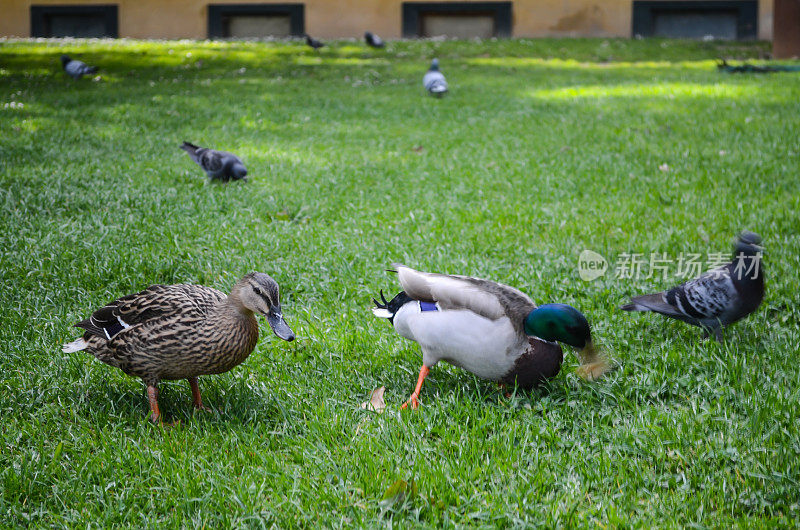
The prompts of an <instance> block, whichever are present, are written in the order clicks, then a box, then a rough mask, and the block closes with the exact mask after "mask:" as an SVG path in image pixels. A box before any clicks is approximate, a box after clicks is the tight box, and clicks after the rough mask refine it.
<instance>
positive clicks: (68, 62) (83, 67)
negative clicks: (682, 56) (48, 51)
mask: <svg viewBox="0 0 800 530" xmlns="http://www.w3.org/2000/svg"><path fill="white" fill-rule="evenodd" d="M61 66H62V68H64V71H65V72H66V73H67V75H69V76H70V77H72V78H73V79H80V78H81V77H83V76H85V75H90V74H94V73H96V72H97V67H96V66H89V65H88V64H86V63H84V62H83V61H78V60H76V59H70V58H69V55H62V56H61Z"/></svg>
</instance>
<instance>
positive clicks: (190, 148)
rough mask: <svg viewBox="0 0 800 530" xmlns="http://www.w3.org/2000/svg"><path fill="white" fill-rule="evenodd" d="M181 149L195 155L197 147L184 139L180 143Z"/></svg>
mask: <svg viewBox="0 0 800 530" xmlns="http://www.w3.org/2000/svg"><path fill="white" fill-rule="evenodd" d="M181 149H183V150H184V151H186V152H187V153H189V154H190V155H196V154H197V150H198V149H199V147H198V146H196V145H194V144H192V143H189V142H187V141H185V140H184V142H183V145H181Z"/></svg>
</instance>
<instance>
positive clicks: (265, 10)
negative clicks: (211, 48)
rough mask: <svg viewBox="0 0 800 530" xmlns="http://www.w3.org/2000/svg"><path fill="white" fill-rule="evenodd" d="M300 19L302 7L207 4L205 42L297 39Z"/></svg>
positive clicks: (301, 28)
mask: <svg viewBox="0 0 800 530" xmlns="http://www.w3.org/2000/svg"><path fill="white" fill-rule="evenodd" d="M304 19H305V15H304V8H303V4H211V5H209V6H208V38H210V39H220V38H222V39H245V38H263V37H289V36H295V37H299V36H302V35H303V34H304V33H305V20H304Z"/></svg>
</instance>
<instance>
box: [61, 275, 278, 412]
mask: <svg viewBox="0 0 800 530" xmlns="http://www.w3.org/2000/svg"><path fill="white" fill-rule="evenodd" d="M253 313H259V314H261V315H264V316H265V317H267V322H269V325H270V327H272V331H274V332H275V335H277V336H278V337H280V338H282V339H283V340H287V341H291V340H294V333H293V332H292V330H291V329H290V328H289V326H288V325H287V324H286V321H285V320H284V319H283V315H282V314H281V304H280V298H279V294H278V284H277V283H275V280H273V279H272V278H270V277H269V276H268V275H266V274H264V273H261V272H251V273H249V274H247V275H246V276H244V277H243V278H242V279H241V280H239V281H238V282H237V283H236V285H234V286H233V288H232V289H231V294H229V295H227V296H226V295H225V293H222V292H220V291H217V290H216V289H212V288H210V287H204V286H202V285H188V284H178V285H152V286H150V287H148V288H147V289H145V290H144V291H142V292H139V293H136V294H130V295H128V296H123V297H122V298H119V299H117V300H114V301H113V302H110V303H109V304H107V305H106V306H104V307H101V308H100V309H98V310H97V311H95V312H94V313H92V315H91V316H90V317H89V318H88V319H86V320H83V321H81V322H78V323H77V324H75V327H78V328H83V329H85V330H86V332H85V333H84V334H83V337H81V338H79V339H77V340H75V341H73V342H70V343H67V344H64V346H63V350H64V352H66V353H71V352H76V351H80V350H87V351H88V352H89V353H91V354H92V355H94V356H95V357H97V358H98V359H99V360H101V361H103V362H104V363H106V364H109V365H111V366H115V367H117V368H119V369H121V370H122V371H123V372H125V373H126V374H128V375H132V376H135V377H141V378H142V380H143V381H144V382H145V384H146V385H147V397H148V399H149V401H150V410H151V411H152V414H151V416H150V419H151V421H153V422H157V421H158V420H159V419H160V417H161V412H160V411H159V408H158V386H157V385H158V382H159V381H161V380H163V379H186V380H188V381H189V385H190V386H191V389H192V398H193V401H194V406H195V407H196V408H198V409H203V408H205V407H203V402H202V400H201V398H200V389H199V387H198V386H197V376H199V375H208V374H220V373H223V372H227V371H228V370H230V369H232V368H233V367H235V366H236V365H238V364H240V363H241V362H242V361H244V360H245V359H247V356H248V355H250V352H252V351H253V348H255V346H256V342H257V341H258V322H257V321H256V319H255V316H253Z"/></svg>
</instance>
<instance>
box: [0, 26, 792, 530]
mask: <svg viewBox="0 0 800 530" xmlns="http://www.w3.org/2000/svg"><path fill="white" fill-rule="evenodd" d="M767 49H768V45H767V44H765V43H753V44H741V43H727V44H725V43H682V42H675V41H628V40H513V41H497V42H450V41H448V42H434V41H426V42H398V43H390V44H389V46H388V49H387V50H385V51H371V50H367V49H366V48H365V47H363V46H362V45H361V44H360V43H355V42H338V43H331V44H330V45H329V46H328V47H326V48H324V49H323V50H321V52H320V53H315V52H313V51H311V50H310V49H308V48H306V47H305V46H302V45H300V44H296V43H266V44H265V43H259V44H250V43H244V44H243V43H227V44H226V43H196V42H166V43H152V42H137V41H100V42H82V41H55V42H36V43H34V42H13V41H1V42H0V213H1V215H0V248H2V253H0V281H1V282H2V289H0V344H2V356H0V413H2V416H3V421H2V426H1V427H0V526H2V527H6V526H17V525H29V524H32V525H36V526H48V527H52V526H62V525H69V526H73V525H74V526H76V527H86V526H92V525H93V526H98V527H103V526H107V525H111V524H125V525H130V526H133V527H143V526H148V527H158V528H178V527H186V526H193V525H196V526H203V525H205V526H208V527H226V526H236V527H241V526H253V527H260V526H276V527H281V528H286V527H292V526H295V525H297V526H304V527H309V528H317V527H321V526H324V527H344V526H351V525H358V526H377V525H392V524H394V525H398V526H399V527H401V528H404V527H408V526H416V525H419V526H426V527H438V526H441V525H447V526H450V525H465V526H473V525H475V526H486V527H495V526H500V527H522V526H533V525H545V526H549V527H554V526H572V525H575V526H578V525H581V526H583V525H598V526H603V527H605V526H612V527H617V526H622V527H625V526H636V527H650V526H658V527H683V526H699V527H716V528H729V527H731V526H743V527H747V526H752V527H762V526H764V525H767V524H769V525H775V526H786V527H789V526H794V525H795V524H796V521H797V518H798V516H800V419H799V416H798V409H800V367H799V366H798V341H800V331H798V324H799V323H800V309H798V290H800V278H798V272H797V271H798V268H799V264H798V261H799V258H798V256H800V220H799V219H800V214H798V211H800V180H798V173H799V172H800V147H799V145H800V144H798V138H800V74H775V75H763V76H757V75H729V74H722V73H718V72H717V71H716V68H715V65H714V64H715V63H714V58H716V57H720V56H725V57H729V58H730V57H734V58H739V59H756V60H757V59H758V57H760V56H761V55H762V54H763V52H764V51H766V50H767ZM62 53H69V54H72V55H73V56H75V57H77V58H80V59H82V60H84V61H86V62H88V63H90V64H97V65H99V66H100V67H101V69H102V70H101V75H100V80H98V81H92V80H91V79H88V78H86V79H83V80H82V81H80V82H74V81H72V80H71V79H69V78H68V77H66V76H65V75H64V74H63V72H61V68H60V63H59V61H58V57H59V56H60V55H61V54H62ZM433 56H438V57H439V58H440V60H441V64H442V70H443V71H444V73H445V75H446V76H447V78H448V81H449V82H450V85H451V93H450V94H449V95H448V96H447V97H445V98H444V99H441V100H436V99H434V98H430V97H427V96H426V95H425V94H424V91H423V89H422V87H421V77H422V74H423V72H424V70H425V69H426V68H427V65H428V62H429V60H430V58H431V57H433ZM183 140H189V141H192V142H195V143H198V144H200V145H211V146H213V147H217V148H220V149H225V150H230V151H233V152H235V153H237V154H239V155H240V156H241V157H242V158H243V159H244V161H245V163H246V164H247V167H248V169H249V171H250V182H249V183H248V184H241V183H234V184H230V185H213V184H211V185H210V184H207V183H206V182H205V177H204V175H203V174H202V172H201V170H200V169H199V168H198V167H197V166H195V165H194V164H193V163H192V162H191V161H190V160H189V158H188V157H187V156H186V154H185V153H184V152H183V151H181V150H180V149H179V148H178V146H179V144H180V143H181V141H183ZM743 228H748V229H750V230H753V231H756V232H758V233H760V234H761V235H762V236H763V237H764V245H765V248H766V256H765V261H766V264H765V268H766V272H767V297H766V299H765V301H764V303H763V305H762V306H761V308H760V309H759V311H758V312H757V313H756V314H754V315H753V316H752V317H750V318H748V319H747V320H745V321H742V322H740V323H739V324H737V325H735V326H733V327H732V328H731V329H730V330H729V331H728V333H727V337H728V340H727V342H726V343H724V344H718V343H716V342H714V341H703V340H701V335H702V333H701V331H700V330H699V329H697V328H692V327H689V326H687V325H685V324H682V323H679V322H674V321H666V320H665V319H663V318H661V317H659V316H657V315H648V314H627V313H623V312H621V311H619V310H618V309H617V307H618V306H619V305H620V304H621V303H623V302H624V301H625V300H626V297H627V296H628V295H631V294H642V293H645V292H649V291H652V290H658V289H662V288H666V287H669V286H671V285H672V284H674V283H676V282H677V281H678V279H677V278H676V277H675V272H676V271H675V269H674V268H671V269H670V271H669V274H668V276H667V278H666V279H665V278H662V277H658V276H654V277H651V278H647V277H645V276H646V274H645V275H644V276H642V277H641V278H638V279H620V278H615V277H614V275H613V274H610V273H609V274H607V275H606V276H605V277H603V278H601V279H598V280H595V281H593V282H584V281H582V280H581V279H580V278H579V276H578V256H579V254H580V253H581V251H583V250H584V249H590V250H594V251H596V252H598V253H600V254H602V255H603V256H604V257H605V258H606V259H607V260H608V261H609V262H610V264H611V267H612V268H614V265H615V263H616V262H617V261H618V260H619V259H620V258H621V257H622V256H623V255H624V253H634V252H635V253H641V254H643V255H644V256H645V257H649V256H650V254H651V253H654V252H655V253H659V254H664V253H666V254H667V256H668V257H670V258H674V259H677V257H678V256H679V255H680V254H681V253H684V254H686V253H702V255H703V256H705V255H706V254H707V253H713V252H724V253H726V254H727V253H728V252H729V251H730V248H731V242H732V239H733V237H734V236H735V234H736V233H737V232H738V231H739V230H741V229H743ZM393 262H403V263H406V264H408V265H410V266H412V267H415V268H418V269H422V270H430V271H438V272H448V273H460V274H469V275H474V276H479V277H485V278H490V279H494V280H497V281H500V282H503V283H506V284H510V285H513V286H516V287H518V288H520V289H522V290H523V291H525V292H526V293H528V294H529V295H531V297H532V298H533V299H534V300H535V301H536V302H537V303H544V302H564V303H569V304H572V305H575V306H576V307H578V308H580V309H581V310H582V311H583V312H585V313H586V314H587V316H588V317H589V319H590V321H591V322H592V325H593V329H594V334H595V336H596V338H597V340H598V341H599V342H600V343H602V345H603V347H604V348H605V350H606V351H607V352H608V353H609V354H610V355H611V356H612V357H613V358H614V359H615V360H616V361H617V362H618V363H619V365H620V368H619V369H618V370H616V371H615V372H613V373H611V374H610V375H609V376H608V377H607V378H605V379H604V380H601V381H599V382H597V383H593V384H587V383H584V382H582V381H581V380H580V379H579V378H578V377H577V376H576V375H575V374H574V368H575V366H576V365H577V361H576V360H575V358H574V356H572V355H569V356H568V357H567V358H566V360H565V363H564V366H563V368H562V371H561V373H560V374H559V376H558V377H557V378H555V379H554V380H552V382H551V383H549V384H548V385H546V387H544V388H541V389H538V390H535V391H533V392H531V393H522V392H517V393H516V394H515V395H514V396H513V397H511V398H510V399H507V398H505V397H504V396H503V395H502V394H501V393H500V392H499V391H498V390H497V388H496V387H495V385H493V384H492V383H490V382H486V381H482V380H479V379H477V378H475V377H473V376H472V375H470V374H469V373H467V372H464V371H463V370H460V369H457V368H453V367H450V366H448V365H439V366H437V367H436V368H434V369H433V370H432V372H431V376H430V378H429V379H428V381H427V383H426V384H425V387H424V388H423V392H422V395H421V402H422V407H421V408H420V409H419V410H418V411H415V412H410V413H409V412H404V413H400V411H399V407H400V405H401V404H402V403H403V401H405V399H407V397H408V395H409V393H410V392H411V390H412V389H413V386H414V383H415V381H416V374H417V371H418V369H419V365H420V362H421V356H420V353H419V350H418V348H417V347H416V345H415V344H413V343H411V342H409V341H406V340H404V339H402V338H400V337H399V336H397V335H396V334H395V333H394V332H393V331H392V329H391V328H390V327H389V326H388V325H387V323H386V322H385V321H383V320H378V319H375V318H374V317H373V316H372V314H371V312H370V310H369V308H370V306H371V305H372V302H371V297H372V296H375V295H376V294H377V293H378V290H379V289H384V290H385V291H388V293H389V294H394V292H396V291H397V290H398V284H397V279H396V277H394V275H391V274H388V273H386V272H385V269H386V268H387V267H388V266H390V265H391V264H392V263H393ZM251 270H259V271H263V272H267V273H269V274H270V275H272V276H273V277H274V278H275V279H276V280H277V281H278V283H279V284H280V286H281V289H282V298H283V300H282V302H283V307H284V315H285V317H286V320H287V322H288V323H289V324H290V325H291V326H292V327H293V329H294V331H295V332H296V334H297V340H296V341H295V342H292V343H286V342H283V341H281V340H278V339H277V338H276V337H274V336H273V335H272V334H271V332H270V331H269V327H268V326H267V324H266V322H265V321H263V320H261V322H260V325H261V330H262V338H261V340H260V342H259V344H258V346H257V347H256V350H255V351H254V352H253V354H252V355H251V356H250V358H249V359H248V360H247V361H246V362H245V363H244V364H242V365H241V366H240V367H238V368H236V369H235V370H233V371H232V372H229V373H227V374H223V375H218V376H209V377H202V378H201V379H200V387H201V390H202V392H203V397H204V401H205V402H206V404H207V405H209V406H211V407H213V409H214V412H212V413H209V414H202V413H198V414H196V415H193V414H192V407H191V398H190V393H189V388H188V384H186V382H185V381H183V382H166V383H162V385H161V405H162V410H163V411H164V412H165V415H166V419H167V420H168V421H171V422H179V424H178V425H177V426H175V427H172V428H160V427H157V426H154V425H151V424H150V423H149V422H148V421H147V419H146V418H147V415H148V413H149V411H148V408H147V400H146V396H145V391H144V386H143V385H142V384H141V382H140V381H139V380H138V379H134V378H130V377H127V376H125V375H124V374H123V373H122V372H120V371H119V370H116V369H113V368H110V367H108V366H106V365H103V364H102V363H100V362H98V361H96V360H95V359H94V358H92V357H91V356H89V355H87V354H85V353H76V354H64V353H62V352H61V348H60V346H61V344H62V343H63V342H65V341H68V340H72V339H73V338H75V337H77V336H78V330H76V329H74V328H72V327H71V326H72V325H73V323H75V322H76V321H77V320H79V319H82V318H84V317H85V316H86V315H87V314H88V313H89V312H90V311H91V310H93V309H95V308H96V307H99V306H100V305H102V304H104V303H105V302H107V301H109V300H111V299H113V298H115V297H117V296H119V295H123V294H127V293H130V292H134V291H137V290H140V289H142V288H144V287H146V286H147V285H150V284H153V283H179V282H189V283H202V284H206V285H210V286H213V287H216V288H219V289H222V290H225V291H227V290H228V289H229V288H230V286H231V285H232V284H233V283H234V282H235V281H236V279H238V278H239V277H240V276H242V275H243V274H245V273H246V272H248V271H251ZM644 271H645V272H646V271H647V268H645V269H644ZM382 385H385V386H386V387H387V391H386V400H387V404H388V409H387V411H386V412H385V413H384V414H381V415H378V414H374V413H370V412H368V411H365V410H363V409H361V408H360V407H359V404H360V403H361V402H363V401H366V400H367V399H368V397H369V394H370V392H371V391H372V390H373V389H374V388H376V387H379V386H382ZM398 480H405V481H409V482H410V481H412V480H413V481H414V483H413V486H409V487H408V488H407V490H408V494H407V495H397V496H394V497H392V496H391V495H387V494H386V492H387V489H388V488H390V487H391V486H392V485H393V484H395V483H396V482H397V481H398ZM389 493H391V492H389Z"/></svg>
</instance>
